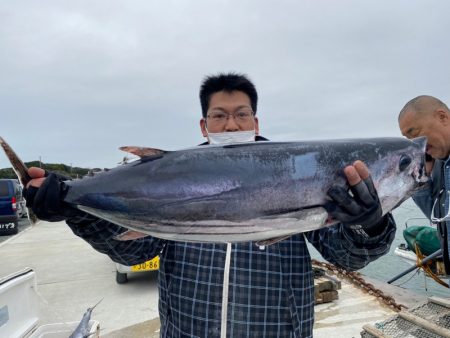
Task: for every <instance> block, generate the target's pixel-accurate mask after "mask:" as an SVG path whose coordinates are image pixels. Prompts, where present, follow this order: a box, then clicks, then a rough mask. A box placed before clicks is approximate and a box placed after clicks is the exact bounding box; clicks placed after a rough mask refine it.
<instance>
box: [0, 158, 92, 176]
mask: <svg viewBox="0 0 450 338" xmlns="http://www.w3.org/2000/svg"><path fill="white" fill-rule="evenodd" d="M25 165H26V166H27V167H28V168H30V167H40V168H42V169H45V170H48V171H51V172H56V173H58V174H61V175H64V176H68V177H71V178H81V177H83V176H86V175H88V174H90V173H93V172H97V171H101V169H100V168H94V169H88V168H80V167H72V166H70V165H67V164H62V163H59V164H58V163H42V162H39V161H31V162H25ZM0 178H13V179H14V178H17V176H16V174H15V173H14V171H13V169H12V168H3V169H0Z"/></svg>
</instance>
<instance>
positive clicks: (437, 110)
mask: <svg viewBox="0 0 450 338" xmlns="http://www.w3.org/2000/svg"><path fill="white" fill-rule="evenodd" d="M398 123H399V127H400V130H401V132H402V134H403V135H404V136H406V137H407V138H409V139H412V138H415V137H418V136H426V137H427V140H428V141H427V147H426V151H427V155H428V161H427V164H426V167H427V172H428V173H430V176H431V178H432V179H431V180H430V181H429V184H428V186H427V188H426V189H423V190H421V191H420V192H418V193H417V194H415V195H414V196H413V199H414V201H415V202H416V204H417V205H418V206H419V207H420V209H421V210H422V211H423V213H424V214H425V215H426V216H427V217H428V218H429V219H431V221H432V222H433V224H435V225H436V226H437V229H438V236H439V239H440V241H441V249H442V253H443V260H444V266H445V271H446V273H447V274H448V275H449V274H450V253H449V244H450V223H449V222H450V215H449V191H450V157H449V155H450V110H449V108H448V107H447V105H446V104H445V103H444V102H442V101H441V100H439V99H437V98H435V97H433V96H429V95H421V96H417V97H415V98H413V99H412V100H410V101H409V102H407V103H406V104H405V106H404V107H403V109H402V110H401V111H400V114H399V116H398Z"/></svg>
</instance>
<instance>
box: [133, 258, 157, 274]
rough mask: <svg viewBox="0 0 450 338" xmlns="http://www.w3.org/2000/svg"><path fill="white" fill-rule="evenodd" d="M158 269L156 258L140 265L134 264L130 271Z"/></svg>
mask: <svg viewBox="0 0 450 338" xmlns="http://www.w3.org/2000/svg"><path fill="white" fill-rule="evenodd" d="M158 269H159V256H156V257H155V258H153V259H151V260H149V261H147V262H144V263H141V264H136V265H133V266H132V267H131V271H133V272H137V271H152V270H158Z"/></svg>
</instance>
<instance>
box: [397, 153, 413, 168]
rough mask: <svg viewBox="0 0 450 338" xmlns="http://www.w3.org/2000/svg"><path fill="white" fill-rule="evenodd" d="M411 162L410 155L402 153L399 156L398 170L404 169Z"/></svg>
mask: <svg viewBox="0 0 450 338" xmlns="http://www.w3.org/2000/svg"><path fill="white" fill-rule="evenodd" d="M410 164H411V157H410V156H408V155H402V156H401V157H400V162H399V164H398V168H399V169H400V171H404V170H405V169H406V168H408V167H409V165H410Z"/></svg>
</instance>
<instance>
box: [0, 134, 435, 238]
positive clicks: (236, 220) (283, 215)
mask: <svg viewBox="0 0 450 338" xmlns="http://www.w3.org/2000/svg"><path fill="white" fill-rule="evenodd" d="M1 141H2V142H0V143H2V144H3V145H4V144H5V143H4V141H3V140H1ZM425 144H426V139H425V138H421V139H416V140H414V141H409V140H407V139H404V138H377V139H376V138H374V139H349V140H327V141H312V142H252V143H241V144H233V145H225V146H199V147H195V148H190V149H186V150H180V151H172V152H167V151H162V150H158V149H152V148H135V147H124V150H127V151H130V152H133V153H135V154H138V155H141V159H139V160H137V161H134V162H132V163H129V164H125V165H122V166H119V167H116V168H114V169H112V170H110V171H108V172H104V173H100V174H97V175H95V176H93V177H85V178H83V179H79V180H73V181H68V182H66V183H67V185H68V186H69V190H68V193H67V195H66V197H65V199H64V200H65V202H67V203H69V204H70V205H72V206H74V207H76V208H78V209H81V210H83V211H86V212H88V213H90V214H92V215H95V216H98V217H100V218H103V219H106V220H108V221H111V222H113V223H116V224H119V225H121V226H124V227H126V228H128V229H131V230H135V231H139V232H142V233H145V234H149V235H152V236H155V237H159V238H164V239H169V240H180V241H195V242H240V241H250V240H252V241H255V240H265V239H271V238H281V237H283V236H289V235H292V234H295V233H299V232H304V231H310V230H315V229H319V228H321V227H325V226H329V225H332V224H334V223H336V222H335V221H333V220H332V219H330V218H329V217H328V215H327V212H326V211H325V209H324V208H323V207H322V206H323V205H324V204H325V203H326V202H327V200H328V197H327V190H328V188H329V187H330V186H331V185H341V186H345V185H346V184H347V183H346V180H345V178H344V175H343V171H342V169H343V168H344V167H345V166H346V165H349V164H352V163H353V162H354V161H355V160H357V159H360V160H362V161H364V162H365V163H366V164H367V166H368V167H369V170H370V172H371V174H372V178H373V181H374V184H375V187H376V189H377V191H378V195H379V198H380V201H381V204H382V209H383V213H386V212H388V211H390V210H392V209H393V208H395V207H396V206H398V205H399V204H400V203H401V202H403V201H404V200H405V199H407V198H408V197H409V196H411V194H412V193H413V192H414V191H415V190H417V189H418V187H419V186H420V185H421V184H422V183H421V182H424V181H426V180H427V177H426V176H425V174H424V155H425ZM5 147H7V145H6V146H5V145H4V148H5ZM7 152H8V151H7ZM9 152H11V151H9ZM13 162H14V161H13ZM16 170H17V168H16ZM19 171H20V169H19ZM22 171H24V170H23V169H22ZM22 181H23V183H26V179H25V182H24V179H23V178H22Z"/></svg>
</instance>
